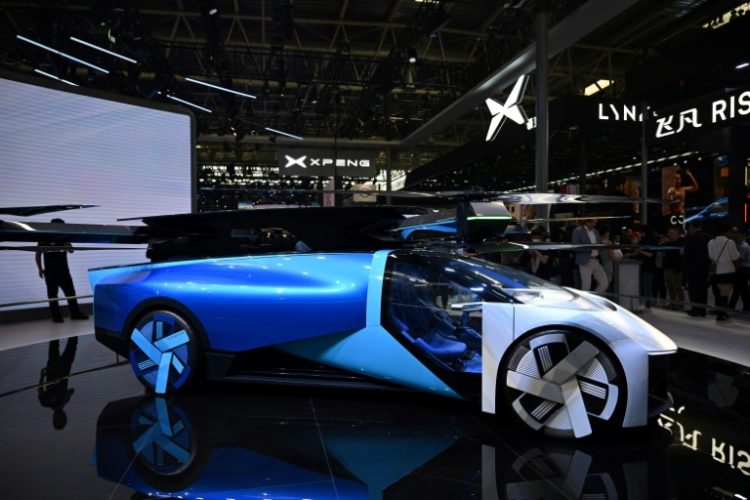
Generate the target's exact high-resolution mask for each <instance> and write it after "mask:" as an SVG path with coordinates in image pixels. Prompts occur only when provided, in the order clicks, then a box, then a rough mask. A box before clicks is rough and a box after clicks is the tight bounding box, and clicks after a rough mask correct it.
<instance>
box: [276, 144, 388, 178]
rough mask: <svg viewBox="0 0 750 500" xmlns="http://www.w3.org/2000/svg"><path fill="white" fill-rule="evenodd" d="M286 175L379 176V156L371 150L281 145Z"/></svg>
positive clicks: (282, 162) (281, 167)
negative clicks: (376, 163) (377, 158)
mask: <svg viewBox="0 0 750 500" xmlns="http://www.w3.org/2000/svg"><path fill="white" fill-rule="evenodd" d="M278 158H279V173H281V174H282V175H302V176H332V175H346V176H351V177H375V175H377V169H376V168H375V156H374V153H373V151H368V150H340V151H337V152H335V153H334V152H333V151H332V150H327V149H316V150H311V149H298V148H294V149H279V151H278Z"/></svg>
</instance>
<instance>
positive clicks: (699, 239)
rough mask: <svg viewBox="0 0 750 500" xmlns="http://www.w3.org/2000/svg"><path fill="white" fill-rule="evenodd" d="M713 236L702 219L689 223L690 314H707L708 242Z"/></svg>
mask: <svg viewBox="0 0 750 500" xmlns="http://www.w3.org/2000/svg"><path fill="white" fill-rule="evenodd" d="M710 239H711V237H710V236H709V235H708V234H707V233H705V232H704V231H703V229H701V223H700V221H697V220H694V221H691V222H690V224H688V236H687V238H686V239H685V252H684V254H683V255H684V259H685V260H684V262H685V281H686V283H687V288H688V294H689V295H690V302H691V303H692V306H691V308H690V310H689V311H688V314H689V315H690V316H705V315H706V307H705V304H706V303H707V302H708V267H709V263H710V262H711V261H710V259H709V258H708V242H709V240H710Z"/></svg>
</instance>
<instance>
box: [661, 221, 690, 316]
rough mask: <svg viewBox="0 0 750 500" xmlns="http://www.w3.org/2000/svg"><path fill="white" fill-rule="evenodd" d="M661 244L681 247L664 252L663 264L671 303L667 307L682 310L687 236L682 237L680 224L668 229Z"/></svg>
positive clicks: (665, 282)
mask: <svg viewBox="0 0 750 500" xmlns="http://www.w3.org/2000/svg"><path fill="white" fill-rule="evenodd" d="M659 246H667V247H679V248H680V250H679V251H667V252H664V258H663V260H662V265H663V269H664V284H665V286H666V289H667V298H668V299H669V303H668V304H667V309H674V310H682V308H683V302H685V293H684V292H683V290H682V282H683V273H682V269H683V258H682V255H681V253H683V252H684V247H685V238H683V237H682V231H680V228H679V226H671V227H670V228H669V229H667V239H666V241H664V242H662V243H661V244H660V245H659Z"/></svg>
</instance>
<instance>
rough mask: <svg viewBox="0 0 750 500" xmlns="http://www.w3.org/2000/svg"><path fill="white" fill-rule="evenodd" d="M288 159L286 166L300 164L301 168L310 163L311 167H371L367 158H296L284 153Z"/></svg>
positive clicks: (305, 156)
mask: <svg viewBox="0 0 750 500" xmlns="http://www.w3.org/2000/svg"><path fill="white" fill-rule="evenodd" d="M284 158H285V159H286V165H284V168H289V167H293V166H295V165H296V166H298V167H301V168H307V166H308V164H309V165H310V166H311V167H329V166H333V165H335V166H336V167H343V168H346V167H352V168H370V160H369V159H367V158H354V159H351V158H335V159H334V158H308V157H307V155H304V156H300V157H298V158H294V157H292V156H289V155H284Z"/></svg>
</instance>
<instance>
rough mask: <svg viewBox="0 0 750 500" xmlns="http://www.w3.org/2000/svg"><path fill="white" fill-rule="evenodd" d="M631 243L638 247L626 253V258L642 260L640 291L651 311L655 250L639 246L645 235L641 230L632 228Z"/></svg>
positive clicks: (648, 309) (647, 308) (647, 307)
mask: <svg viewBox="0 0 750 500" xmlns="http://www.w3.org/2000/svg"><path fill="white" fill-rule="evenodd" d="M629 236H630V244H631V245H635V246H636V247H637V248H634V249H633V250H631V251H629V252H627V253H625V258H629V259H633V260H637V261H640V263H641V266H640V269H641V275H640V291H641V297H642V298H644V299H645V301H646V304H645V306H646V311H651V306H652V305H654V274H655V269H656V258H655V254H654V252H653V251H651V250H650V249H649V248H648V247H646V248H641V247H639V246H640V245H641V244H642V242H643V235H642V234H641V233H640V231H635V230H631V231H630V232H629Z"/></svg>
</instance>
